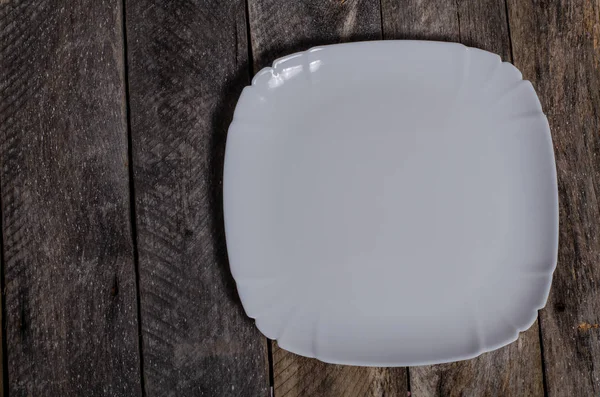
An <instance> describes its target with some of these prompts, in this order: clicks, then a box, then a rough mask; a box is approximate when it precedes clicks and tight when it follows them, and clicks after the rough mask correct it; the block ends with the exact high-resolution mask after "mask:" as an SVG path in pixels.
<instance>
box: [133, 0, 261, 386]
mask: <svg viewBox="0 0 600 397" xmlns="http://www.w3.org/2000/svg"><path fill="white" fill-rule="evenodd" d="M126 16H127V38H128V61H129V63H128V64H129V87H130V117H131V130H132V151H133V160H134V161H133V167H134V183H135V197H136V200H135V203H136V222H137V237H138V240H137V241H138V249H139V271H140V293H141V324H142V334H143V361H144V379H145V389H146V392H147V395H148V396H182V395H206V396H229V395H231V396H237V395H239V396H261V395H262V396H266V395H268V394H269V380H268V378H269V369H268V356H267V344H266V339H265V338H264V337H263V336H262V335H261V334H260V333H259V332H258V330H257V329H256V327H255V325H254V322H253V321H252V320H250V319H249V318H247V317H246V315H245V314H244V312H243V309H242V306H241V303H240V301H239V298H238V297H237V293H236V290H235V285H234V282H233V279H232V276H231V274H230V272H229V266H228V262H227V253H226V247H225V237H224V231H223V218H222V193H221V192H222V184H221V182H222V180H221V178H222V167H223V155H224V145H225V137H226V132H227V127H228V125H229V122H230V120H231V117H232V114H233V109H234V106H235V103H236V101H237V99H238V97H239V94H240V92H241V90H242V88H243V87H244V86H245V85H246V84H248V83H249V72H248V71H249V66H248V44H247V39H246V35H247V28H246V23H245V5H244V2H243V1H210V2H203V1H186V2H172V1H168V0H166V1H160V0H158V1H150V0H129V1H127V9H126Z"/></svg>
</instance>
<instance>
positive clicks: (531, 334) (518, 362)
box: [382, 0, 544, 397]
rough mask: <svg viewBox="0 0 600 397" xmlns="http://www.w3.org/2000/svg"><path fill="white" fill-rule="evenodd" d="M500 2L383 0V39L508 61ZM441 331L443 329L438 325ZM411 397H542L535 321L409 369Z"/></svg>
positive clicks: (503, 8)
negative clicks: (466, 351) (466, 353)
mask: <svg viewBox="0 0 600 397" xmlns="http://www.w3.org/2000/svg"><path fill="white" fill-rule="evenodd" d="M505 10H506V5H505V3H504V1H502V0H486V1H477V0H469V1H457V2H437V1H432V0H424V1H419V0H406V1H394V0H382V18H383V26H384V37H385V38H386V39H420V40H442V41H459V42H462V43H463V44H465V45H468V46H472V47H476V48H481V49H484V50H488V51H491V52H494V53H497V54H499V55H500V56H501V57H502V58H503V59H504V60H506V61H510V60H511V48H510V37H509V33H508V31H509V29H508V24H507V18H506V11H505ZM441 332H443V330H442V329H441ZM409 375H410V386H411V391H412V393H413V395H415V396H419V397H421V396H460V395H469V396H470V395H473V396H512V395H515V396H516V395H519V396H521V395H524V396H525V395H526V396H543V394H544V389H543V374H542V361H541V351H540V343H539V332H538V324H537V322H536V323H535V324H534V325H533V326H532V327H531V328H530V329H529V330H527V331H526V332H524V333H522V334H521V335H520V337H519V340H518V341H517V342H515V343H512V344H510V345H508V346H506V347H503V348H501V349H499V350H496V351H494V352H490V353H485V354H483V355H481V356H479V357H477V358H475V359H472V360H466V361H461V362H457V363H451V364H442V365H431V366H423V367H414V368H410V369H409Z"/></svg>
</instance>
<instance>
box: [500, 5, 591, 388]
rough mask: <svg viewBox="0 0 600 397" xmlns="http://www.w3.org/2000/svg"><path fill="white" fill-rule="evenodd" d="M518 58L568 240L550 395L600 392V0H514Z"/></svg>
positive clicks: (547, 314)
mask: <svg viewBox="0 0 600 397" xmlns="http://www.w3.org/2000/svg"><path fill="white" fill-rule="evenodd" d="M509 17H510V18H509V20H510V28H511V33H512V39H513V49H514V57H515V64H516V65H517V66H518V67H519V69H521V70H522V71H523V75H524V77H525V78H527V79H529V80H531V81H532V82H533V85H534V86H535V87H536V89H537V91H538V93H539V96H540V99H541V102H542V106H543V108H544V110H545V111H546V114H547V115H548V120H549V122H550V128H551V130H552V137H553V139H554V148H555V155H556V165H557V172H558V184H559V199H560V238H559V239H560V247H559V255H558V266H557V268H556V272H555V275H554V281H553V286H552V290H551V292H550V298H549V300H548V304H547V305H546V308H545V309H544V310H542V311H541V315H540V321H541V325H542V337H543V347H544V358H545V370H546V384H547V391H548V396H550V397H554V396H593V395H598V394H600V329H599V328H597V324H598V323H600V290H599V289H598V283H600V267H599V266H598V264H599V263H600V239H599V238H598V237H599V235H600V229H599V222H598V220H599V219H600V210H599V208H598V205H599V201H598V196H597V193H598V191H599V188H600V185H599V183H600V156H599V153H600V135H599V131H600V4H599V3H598V2H597V1H583V0H580V1H544V2H540V1H510V2H509Z"/></svg>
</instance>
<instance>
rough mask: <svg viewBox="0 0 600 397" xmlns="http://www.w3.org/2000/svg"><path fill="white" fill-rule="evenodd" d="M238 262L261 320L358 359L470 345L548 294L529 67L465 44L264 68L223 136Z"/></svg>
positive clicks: (284, 337)
mask: <svg viewBox="0 0 600 397" xmlns="http://www.w3.org/2000/svg"><path fill="white" fill-rule="evenodd" d="M224 174H225V175H224V182H223V183H224V209H225V228H226V235H227V248H228V253H229V260H230V264H231V272H232V273H233V276H234V278H235V280H236V283H237V287H238V291H239V294H240V297H241V299H242V303H243V305H244V308H245V310H246V313H247V314H248V316H250V317H252V318H255V319H256V324H257V326H258V328H259V329H260V330H261V332H262V333H263V334H265V335H266V336H267V337H269V338H271V339H277V340H278V343H279V345H280V346H281V347H283V348H284V349H286V350H289V351H291V352H294V353H297V354H301V355H303V356H309V357H317V358H318V359H320V360H323V361H326V362H331V363H341V364H356V365H377V366H396V365H420V364H431V363H441V362H447V361H455V360H461V359H466V358H471V357H475V356H477V355H478V354H480V353H482V352H485V351H489V350H492V349H496V348H498V347H500V346H503V345H506V344H508V343H510V342H512V341H514V340H515V339H517V336H518V333H519V331H523V330H525V329H527V328H529V327H530V326H531V325H532V323H533V322H534V321H535V319H536V315H537V310H538V309H540V308H542V307H543V306H544V305H545V302H546V299H547V296H548V292H549V289H550V282H551V279H552V272H553V270H554V268H555V265H556V259H557V246H558V195H557V185H556V170H555V164H554V154H553V149H552V141H551V137H550V130H549V128H548V122H547V120H546V117H545V116H544V114H543V113H542V109H541V107H540V103H539V101H538V98H537V96H536V94H535V91H534V89H533V87H532V86H531V83H529V82H528V81H524V80H522V77H521V73H520V72H519V71H518V70H517V69H516V68H515V67H514V66H512V65H511V64H509V63H502V62H501V60H500V57H498V56H497V55H494V54H491V53H489V52H486V51H481V50H477V49H474V48H467V47H465V46H463V45H460V44H454V43H437V42H419V41H385V42H369V43H353V44H341V45H332V46H327V47H319V48H313V49H311V50H308V51H306V52H303V53H298V54H294V55H290V56H288V57H286V58H283V59H280V60H278V61H276V62H275V63H274V64H273V67H272V68H265V69H263V70H261V71H260V72H259V73H258V74H257V75H256V77H255V78H254V80H253V81H252V86H251V87H246V88H245V89H244V91H243V93H242V95H241V97H240V100H239V102H238V105H237V108H236V110H235V115H234V119H233V122H232V123H231V126H230V128H229V135H228V137H227V150H226V158H225V171H224Z"/></svg>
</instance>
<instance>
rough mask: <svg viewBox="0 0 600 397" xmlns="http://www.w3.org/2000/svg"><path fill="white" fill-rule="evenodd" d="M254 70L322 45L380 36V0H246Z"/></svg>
mask: <svg viewBox="0 0 600 397" xmlns="http://www.w3.org/2000/svg"><path fill="white" fill-rule="evenodd" d="M248 6H249V23H250V37H251V42H252V56H253V58H254V72H255V73H256V72H258V71H259V70H260V69H261V68H263V67H265V66H269V65H270V64H271V63H272V62H273V61H274V60H275V59H277V58H279V57H281V56H284V55H288V54H291V53H294V52H297V51H303V50H306V49H308V48H310V47H314V46H317V45H322V44H335V43H340V42H344V41H361V40H376V39H381V18H380V9H379V3H378V2H376V1H370V0H327V1H323V0H309V1H292V2H286V3H285V6H283V5H282V3H281V2H278V1H275V0H248Z"/></svg>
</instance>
